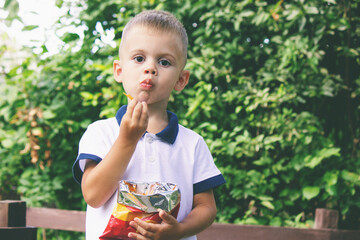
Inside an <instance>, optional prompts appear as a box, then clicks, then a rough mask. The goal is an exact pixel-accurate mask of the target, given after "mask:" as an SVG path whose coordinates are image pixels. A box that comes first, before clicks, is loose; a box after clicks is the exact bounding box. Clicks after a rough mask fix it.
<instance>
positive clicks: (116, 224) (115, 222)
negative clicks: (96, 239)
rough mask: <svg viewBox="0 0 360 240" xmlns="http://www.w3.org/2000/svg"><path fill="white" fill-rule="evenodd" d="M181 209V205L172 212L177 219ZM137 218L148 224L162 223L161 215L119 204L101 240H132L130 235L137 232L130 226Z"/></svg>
mask: <svg viewBox="0 0 360 240" xmlns="http://www.w3.org/2000/svg"><path fill="white" fill-rule="evenodd" d="M179 208H180V203H179V204H178V205H177V206H176V207H175V208H174V209H173V210H172V211H171V212H170V214H171V215H172V216H173V217H174V218H176V217H177V214H178V212H179ZM136 217H137V218H140V219H141V220H143V221H145V222H148V223H161V221H162V219H161V218H160V216H159V213H146V212H144V211H141V210H139V209H136V208H133V207H129V206H125V205H122V204H120V203H117V204H116V207H115V208H114V210H113V213H112V214H111V217H110V220H109V222H108V225H107V226H106V228H105V231H104V233H103V235H101V236H100V240H114V239H121V240H131V238H129V237H128V234H129V233H130V232H136V230H135V229H134V228H133V227H131V226H130V222H131V221H132V220H134V218H136Z"/></svg>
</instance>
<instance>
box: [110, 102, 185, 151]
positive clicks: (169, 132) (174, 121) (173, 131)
mask: <svg viewBox="0 0 360 240" xmlns="http://www.w3.org/2000/svg"><path fill="white" fill-rule="evenodd" d="M126 109H127V105H124V106H122V107H121V108H120V109H119V110H118V111H117V113H116V116H115V117H116V120H117V122H118V124H119V125H120V123H121V119H122V117H123V116H124V114H125V113H126ZM167 113H168V118H169V124H168V125H167V126H166V127H165V128H164V129H163V130H162V131H161V132H159V133H157V134H156V136H158V137H160V138H161V139H162V140H164V141H165V142H167V143H170V144H173V143H174V142H175V140H176V137H177V135H178V132H179V121H178V118H177V116H176V114H175V113H173V112H170V111H167Z"/></svg>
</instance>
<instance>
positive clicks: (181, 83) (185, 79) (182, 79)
mask: <svg viewBox="0 0 360 240" xmlns="http://www.w3.org/2000/svg"><path fill="white" fill-rule="evenodd" d="M189 78H190V71H188V70H182V72H181V73H180V76H179V79H178V80H177V81H176V83H175V86H174V90H175V91H181V90H183V89H184V88H185V86H186V85H187V84H188V83H189Z"/></svg>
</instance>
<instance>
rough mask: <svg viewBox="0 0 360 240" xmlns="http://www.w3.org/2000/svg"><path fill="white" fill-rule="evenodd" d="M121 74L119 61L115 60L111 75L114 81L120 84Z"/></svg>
mask: <svg viewBox="0 0 360 240" xmlns="http://www.w3.org/2000/svg"><path fill="white" fill-rule="evenodd" d="M121 72H122V68H121V64H120V61H119V60H115V61H114V63H113V74H114V78H115V81H117V82H119V83H121V82H122V80H121Z"/></svg>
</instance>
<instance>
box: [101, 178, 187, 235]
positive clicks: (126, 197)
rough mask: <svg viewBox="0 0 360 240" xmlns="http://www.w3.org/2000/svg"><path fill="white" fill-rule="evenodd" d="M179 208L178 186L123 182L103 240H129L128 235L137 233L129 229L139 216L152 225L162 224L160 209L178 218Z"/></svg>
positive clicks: (158, 183)
mask: <svg viewBox="0 0 360 240" xmlns="http://www.w3.org/2000/svg"><path fill="white" fill-rule="evenodd" d="M179 208H180V190H179V188H178V186H177V185H175V184H171V183H162V182H151V183H144V182H130V181H124V180H122V181H120V182H119V193H118V199H117V203H116V206H115V208H114V210H113V212H112V214H111V216H110V220H109V222H108V224H107V226H106V228H105V230H104V233H103V234H102V235H101V236H100V240H112V239H122V240H129V239H130V238H128V234H129V232H136V230H135V229H134V228H133V227H131V226H130V222H131V221H133V220H134V219H135V218H136V217H137V218H139V219H141V220H143V221H146V222H149V223H161V221H162V219H161V218H160V216H159V212H158V209H162V210H165V211H166V212H168V213H170V214H171V215H172V216H174V217H175V218H176V217H177V214H178V212H179Z"/></svg>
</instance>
